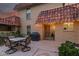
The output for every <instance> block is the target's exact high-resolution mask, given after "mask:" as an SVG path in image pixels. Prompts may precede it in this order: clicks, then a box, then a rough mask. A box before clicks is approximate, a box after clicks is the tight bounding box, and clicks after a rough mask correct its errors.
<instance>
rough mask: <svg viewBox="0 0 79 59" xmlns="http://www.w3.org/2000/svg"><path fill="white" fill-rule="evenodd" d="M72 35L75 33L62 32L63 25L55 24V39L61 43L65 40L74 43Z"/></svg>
mask: <svg viewBox="0 0 79 59" xmlns="http://www.w3.org/2000/svg"><path fill="white" fill-rule="evenodd" d="M74 33H75V31H64V27H63V24H57V25H56V29H55V39H56V40H58V41H62V42H64V41H67V40H68V41H72V42H74V41H75V40H74V39H75V37H74V36H75V34H74Z"/></svg>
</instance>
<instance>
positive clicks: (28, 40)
mask: <svg viewBox="0 0 79 59" xmlns="http://www.w3.org/2000/svg"><path fill="white" fill-rule="evenodd" d="M30 43H31V37H30V36H28V37H27V38H26V39H25V40H24V41H20V46H22V49H21V50H22V51H23V52H27V51H30V50H31V48H30V47H28V44H30Z"/></svg>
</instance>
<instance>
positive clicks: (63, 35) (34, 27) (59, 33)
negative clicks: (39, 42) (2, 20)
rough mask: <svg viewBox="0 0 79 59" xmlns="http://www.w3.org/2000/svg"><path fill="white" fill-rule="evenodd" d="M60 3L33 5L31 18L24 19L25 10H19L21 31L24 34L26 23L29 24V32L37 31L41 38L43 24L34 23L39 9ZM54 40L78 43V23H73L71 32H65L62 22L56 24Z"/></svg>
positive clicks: (42, 9)
mask: <svg viewBox="0 0 79 59" xmlns="http://www.w3.org/2000/svg"><path fill="white" fill-rule="evenodd" d="M61 6H62V4H60V3H57V4H56V3H55V4H42V5H39V6H35V7H32V8H31V11H32V19H31V20H26V10H22V11H20V17H21V32H22V33H24V34H26V33H27V28H26V27H27V25H31V32H36V31H37V32H39V33H40V35H41V39H42V38H43V32H44V30H43V26H42V25H41V24H35V23H36V20H37V17H38V15H39V13H40V12H41V11H44V10H49V9H53V8H57V7H61ZM55 40H56V41H62V42H63V41H66V40H70V41H72V42H77V43H79V23H75V24H74V31H72V32H65V31H64V30H63V24H56V27H55Z"/></svg>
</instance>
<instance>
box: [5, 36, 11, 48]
mask: <svg viewBox="0 0 79 59" xmlns="http://www.w3.org/2000/svg"><path fill="white" fill-rule="evenodd" d="M4 42H5V46H8V47H11V41H10V40H9V38H8V37H4Z"/></svg>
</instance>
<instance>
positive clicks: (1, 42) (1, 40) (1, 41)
mask: <svg viewBox="0 0 79 59" xmlns="http://www.w3.org/2000/svg"><path fill="white" fill-rule="evenodd" d="M2 45H4V40H3V39H2V38H0V46H2Z"/></svg>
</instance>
